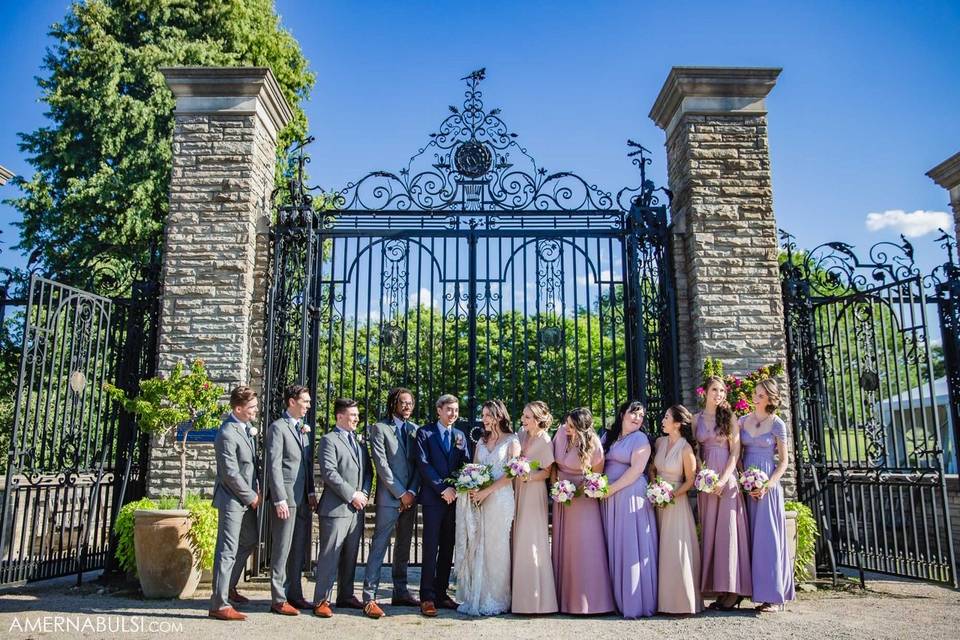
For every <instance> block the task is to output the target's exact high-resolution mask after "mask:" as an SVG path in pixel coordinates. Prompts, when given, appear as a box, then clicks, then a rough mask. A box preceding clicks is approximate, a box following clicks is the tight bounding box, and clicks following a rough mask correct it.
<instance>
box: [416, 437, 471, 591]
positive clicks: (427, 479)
mask: <svg viewBox="0 0 960 640" xmlns="http://www.w3.org/2000/svg"><path fill="white" fill-rule="evenodd" d="M416 442H417V450H416V456H417V469H418V471H419V472H420V492H419V494H418V496H417V497H418V498H419V502H420V507H421V509H423V564H422V567H421V571H420V600H421V601H426V600H430V601H433V602H436V601H437V600H438V599H443V598H444V597H446V596H447V588H448V587H449V586H450V569H451V567H452V566H453V544H454V537H455V535H456V516H457V510H456V502H454V503H452V504H447V503H446V502H445V501H444V499H443V498H441V497H440V494H441V493H443V491H444V490H445V489H448V488H450V487H452V486H453V485H452V484H450V483H449V482H448V481H447V479H448V478H451V477H453V476H454V475H455V474H456V473H457V471H459V470H460V467H462V466H463V465H464V464H466V463H467V462H469V461H470V459H471V458H470V446H469V443H470V441H469V440H468V439H467V436H466V435H465V434H464V433H463V432H462V431H460V430H459V429H456V428H454V429H451V433H450V450H449V451H444V449H443V441H442V435H441V431H440V427H439V425H438V424H437V423H436V422H435V423H433V424H431V425H426V426H423V427H421V428H420V429H419V430H418V431H417V440H416Z"/></svg>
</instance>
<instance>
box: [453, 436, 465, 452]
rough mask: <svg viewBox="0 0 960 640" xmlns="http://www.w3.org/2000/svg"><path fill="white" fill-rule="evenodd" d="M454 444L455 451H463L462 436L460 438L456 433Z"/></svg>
mask: <svg viewBox="0 0 960 640" xmlns="http://www.w3.org/2000/svg"><path fill="white" fill-rule="evenodd" d="M454 442H456V443H457V449H463V445H464V440H463V436H462V435H460V434H459V433H458V434H457V437H456V440H455V441H454Z"/></svg>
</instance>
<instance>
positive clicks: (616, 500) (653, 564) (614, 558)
mask: <svg viewBox="0 0 960 640" xmlns="http://www.w3.org/2000/svg"><path fill="white" fill-rule="evenodd" d="M638 450H639V451H640V452H641V456H642V457H641V459H640V461H639V463H638V464H640V465H641V467H642V468H644V469H645V468H646V466H647V461H648V460H649V459H650V441H649V440H648V439H647V435H646V434H645V433H643V432H642V431H634V432H633V433H631V434H630V435H628V436H625V437H623V438H621V439H620V440H618V441H617V442H614V443H613V444H612V445H611V446H610V450H609V451H607V458H606V461H605V462H604V468H603V469H604V473H606V474H607V479H609V481H610V484H613V483H614V482H615V481H616V480H618V479H619V478H620V476H622V475H623V474H624V473H626V471H627V470H628V469H629V468H630V459H631V457H632V456H633V454H634V452H635V451H638ZM602 511H603V530H604V533H605V534H606V539H607V560H608V562H609V565H610V575H611V577H612V578H613V597H614V600H615V601H616V603H617V608H618V609H619V610H620V613H622V614H623V617H625V618H639V617H641V616H652V615H653V614H654V613H656V612H657V547H658V542H657V520H656V515H655V514H654V513H653V512H654V507H653V505H651V504H650V502H649V501H648V500H647V477H646V475H645V474H643V473H641V474H640V477H638V478H637V479H636V480H635V481H634V482H633V483H632V484H630V485H629V486H627V487H624V488H623V489H621V490H619V491H617V492H616V493H615V494H613V495H612V496H610V497H609V498H607V499H606V500H604V501H603V504H602Z"/></svg>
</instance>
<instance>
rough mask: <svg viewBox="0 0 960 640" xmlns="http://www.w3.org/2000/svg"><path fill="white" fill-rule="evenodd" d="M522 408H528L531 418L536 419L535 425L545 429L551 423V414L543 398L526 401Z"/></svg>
mask: <svg viewBox="0 0 960 640" xmlns="http://www.w3.org/2000/svg"><path fill="white" fill-rule="evenodd" d="M523 408H524V409H530V413H532V414H533V419H534V420H536V421H537V426H539V427H540V428H541V429H543V430H544V431H546V430H547V429H549V428H550V425H551V424H553V415H552V414H551V413H550V407H548V406H547V403H546V402H544V401H543V400H534V401H533V402H528V403H527V404H526V406H524V407H523Z"/></svg>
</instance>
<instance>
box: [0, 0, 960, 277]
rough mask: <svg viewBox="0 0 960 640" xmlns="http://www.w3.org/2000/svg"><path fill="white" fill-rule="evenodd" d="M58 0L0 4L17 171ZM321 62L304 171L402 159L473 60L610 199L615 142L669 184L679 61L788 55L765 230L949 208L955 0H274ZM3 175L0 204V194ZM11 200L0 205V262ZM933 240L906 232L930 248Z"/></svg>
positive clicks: (330, 173) (844, 229)
mask: <svg viewBox="0 0 960 640" xmlns="http://www.w3.org/2000/svg"><path fill="white" fill-rule="evenodd" d="M67 6H68V3H67V2H64V1H62V0H57V1H51V0H44V1H41V0H36V1H34V2H29V3H26V2H23V3H10V4H8V5H7V6H5V10H4V20H3V22H2V24H0V55H2V59H3V60H4V61H5V62H4V66H5V69H4V70H5V80H6V86H5V90H4V99H3V100H2V101H0V123H2V124H0V164H2V165H4V166H6V167H7V168H9V169H11V170H13V171H14V172H15V173H26V174H28V173H29V172H30V167H29V165H28V164H27V162H26V158H25V157H24V156H23V155H22V154H21V153H20V152H19V151H18V149H17V136H16V133H17V132H18V131H29V130H32V129H34V128H36V127H37V126H39V125H41V124H42V123H43V105H42V104H41V103H39V102H38V101H37V97H38V95H39V92H38V90H37V87H36V84H35V82H34V80H33V78H34V76H35V75H37V74H41V73H42V71H41V69H40V63H41V61H42V56H43V51H44V47H45V46H47V44H48V43H49V41H48V38H47V35H46V32H47V28H48V26H49V25H50V23H51V22H53V21H55V20H57V19H59V18H60V17H62V15H63V14H64V12H65V11H66V8H67ZM277 7H278V11H279V13H280V14H281V16H282V18H283V21H284V23H285V25H286V26H287V27H288V28H289V29H290V30H291V31H292V32H293V33H294V35H295V36H296V37H297V38H298V40H299V41H300V43H301V46H302V47H303V50H304V53H305V54H306V56H307V58H308V59H309V60H310V63H311V67H312V69H313V70H314V71H315V72H316V74H317V86H316V88H315V90H314V92H313V97H312V99H311V101H310V102H309V104H307V105H306V110H307V114H308V117H309V119H310V129H311V132H312V133H313V134H314V135H315V136H316V137H317V140H318V142H317V143H316V144H315V145H314V149H313V155H314V160H313V163H312V165H311V173H312V176H313V177H314V179H316V180H317V181H318V182H320V183H321V184H323V185H324V186H341V185H343V184H344V183H345V182H347V181H349V180H351V179H354V178H357V177H359V176H361V175H363V174H364V173H366V172H367V171H370V170H373V169H390V170H396V169H399V168H400V167H402V166H403V165H404V164H405V163H406V160H407V159H408V158H409V156H410V155H412V154H413V153H415V152H416V151H417V149H418V148H419V147H421V146H423V144H425V143H426V142H427V137H426V134H427V133H429V132H430V131H432V130H433V129H434V128H435V127H436V126H437V125H438V124H439V122H440V121H441V120H442V119H443V117H444V116H445V114H446V107H447V105H448V104H459V102H460V101H461V100H462V83H461V82H460V81H459V80H458V79H459V78H460V77H461V76H463V75H465V74H466V73H467V72H469V71H471V70H473V69H475V68H478V67H481V66H485V67H486V68H487V71H488V79H487V81H486V82H485V83H484V90H485V94H484V99H485V102H486V104H487V106H490V107H492V106H499V107H501V108H502V109H503V118H504V120H505V121H506V122H507V123H508V124H509V125H510V126H511V127H512V129H513V130H514V131H516V132H518V133H519V134H520V135H521V138H520V140H521V142H522V144H524V145H525V146H526V148H527V149H528V150H529V151H530V153H531V154H532V155H533V156H534V157H535V158H537V159H538V161H539V163H540V164H541V165H542V166H546V167H547V168H549V169H551V170H561V169H566V170H572V171H575V172H577V173H579V174H581V175H583V176H584V177H586V178H588V179H589V180H591V181H593V182H596V183H597V184H598V185H599V186H601V187H603V188H605V189H607V190H612V191H616V190H618V189H619V188H620V187H621V186H625V185H633V184H635V182H636V174H635V172H634V169H633V167H632V166H631V165H630V163H629V161H628V159H627V158H626V157H625V152H626V148H625V146H624V142H625V140H626V138H627V137H630V138H633V139H635V140H639V141H642V142H643V143H644V144H645V145H646V146H647V147H648V148H649V149H652V150H653V152H654V153H653V159H654V164H653V167H652V172H653V177H654V178H655V179H656V180H657V181H658V182H660V183H661V184H663V183H665V182H666V177H665V157H664V149H663V133H662V132H661V131H660V130H659V129H657V128H656V127H655V126H654V125H653V123H652V122H651V121H650V120H649V118H648V117H647V113H648V112H649V110H650V107H651V105H652V104H653V101H654V99H655V98H656V95H657V92H658V91H659V89H660V87H661V85H662V84H663V80H664V79H665V78H666V76H667V73H668V72H669V70H670V67H671V66H673V65H720V66H726V65H734V66H740V65H743V66H778V67H783V73H782V75H781V76H780V80H779V82H778V85H777V87H776V88H775V89H774V90H773V92H772V94H771V95H770V97H769V99H768V108H769V111H770V114H769V125H770V126H769V134H770V148H771V156H772V167H773V187H774V204H775V212H776V216H777V221H778V224H779V225H780V226H781V227H784V228H786V229H788V230H790V231H791V232H793V233H794V234H795V235H797V237H798V239H799V242H800V244H801V245H804V246H812V245H814V244H817V243H819V242H824V241H827V240H845V241H847V242H850V243H852V244H855V245H857V246H860V247H863V248H866V246H868V245H869V244H871V243H872V242H875V241H880V240H889V239H896V238H897V236H898V233H899V229H898V228H894V227H886V228H884V229H881V230H879V231H868V230H867V228H866V225H865V220H866V218H867V215H868V214H869V213H882V212H885V211H889V210H904V211H907V212H913V211H917V210H920V211H940V212H947V211H949V207H948V204H947V201H948V198H947V193H946V191H944V190H943V189H941V188H939V187H938V186H936V185H935V184H934V183H933V182H932V181H931V180H930V179H929V178H927V177H926V176H925V175H924V173H925V172H926V171H927V170H928V169H930V168H931V167H933V166H934V165H936V164H937V163H939V162H941V161H942V160H944V159H946V158H947V157H948V156H950V155H952V154H953V153H955V152H957V151H960V118H958V117H957V114H958V112H960V83H958V82H957V79H956V71H957V66H956V65H957V60H958V59H960V3H958V2H955V1H954V2H918V3H902V2H843V3H840V2H819V1H811V2H802V3H801V2H783V3H779V2H682V1H680V2H586V1H583V0H582V1H580V2H570V1H559V0H555V1H553V2H524V1H520V0H514V1H513V2H498V1H488V2H485V3H482V4H477V3H460V2H440V1H435V2H396V1H393V2H374V1H371V2H347V1H340V2H328V1H319V0H279V1H278V2H277ZM12 195H14V190H13V189H12V188H11V187H10V186H9V185H8V186H6V187H4V188H3V189H2V190H0V197H10V196H12ZM17 215H18V214H17V212H16V211H14V210H12V209H11V208H9V207H5V206H3V207H0V228H2V229H3V235H2V236H0V240H2V241H3V245H2V249H3V254H2V255H0V265H11V264H18V263H20V262H21V261H22V259H21V258H20V257H19V256H17V255H16V252H14V251H13V250H12V248H11V247H12V245H14V244H16V229H15V228H13V227H11V222H12V221H14V220H15V219H16V217H17ZM934 237H935V236H934V235H933V234H932V233H931V234H928V235H925V236H922V237H918V238H914V239H913V240H914V244H915V245H916V247H917V253H918V255H919V256H920V259H921V261H922V262H924V263H927V264H930V263H932V262H933V261H934V260H937V259H939V256H940V252H939V250H938V249H936V248H935V247H934V245H933V242H932V239H933V238H934Z"/></svg>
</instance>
